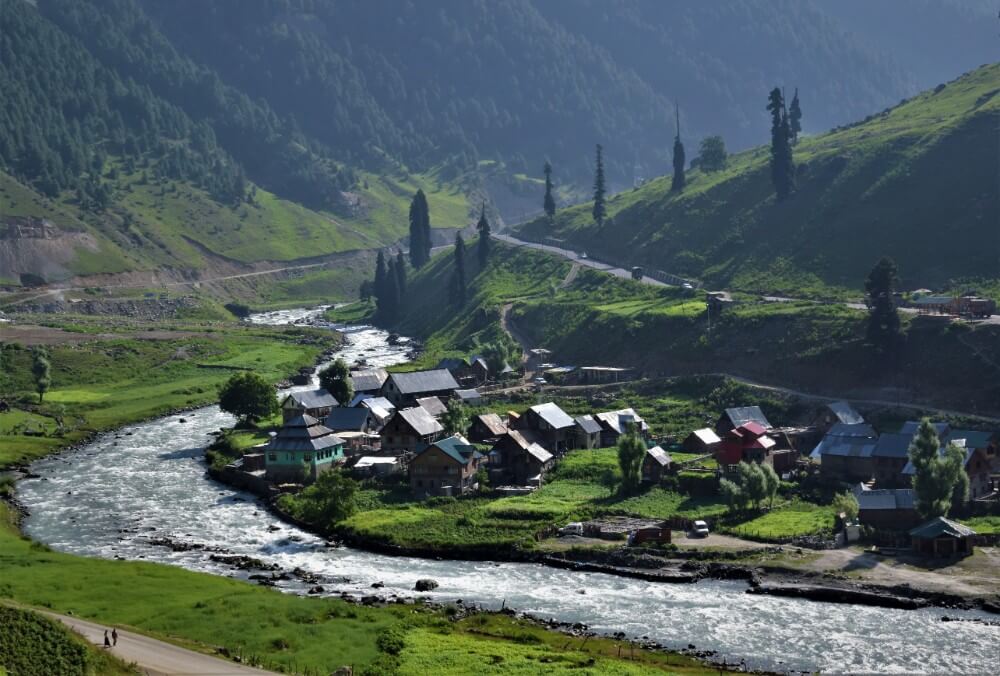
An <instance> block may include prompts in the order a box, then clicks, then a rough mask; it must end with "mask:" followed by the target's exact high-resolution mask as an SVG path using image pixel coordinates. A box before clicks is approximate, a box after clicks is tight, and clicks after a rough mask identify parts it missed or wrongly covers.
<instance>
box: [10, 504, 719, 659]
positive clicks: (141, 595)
mask: <svg viewBox="0 0 1000 676" xmlns="http://www.w3.org/2000/svg"><path fill="white" fill-rule="evenodd" d="M4 598H6V599H11V600H13V601H16V602H18V603H22V604H25V605H29V606H33V607H37V608H47V609H51V610H53V611H55V612H60V613H67V612H72V613H73V614H74V615H76V616H77V617H82V618H86V619H91V620H95V621H98V622H101V623H102V624H108V625H117V626H121V627H128V628H130V629H133V630H135V631H138V632H140V633H145V634H149V635H151V636H154V637H156V638H160V639H165V640H168V641H170V642H172V643H176V644H178V645H181V646H183V647H186V648H190V649H192V650H198V651H202V652H212V651H213V650H214V648H215V647H217V646H224V647H226V648H227V649H229V650H230V651H231V652H233V653H234V654H235V653H241V654H243V655H247V656H255V657H256V658H258V659H260V660H261V661H262V662H263V663H264V664H266V665H268V666H270V667H271V668H272V669H290V668H291V667H292V665H295V667H296V668H297V669H298V670H300V671H301V670H303V669H307V668H308V669H313V670H317V671H319V672H322V673H329V672H331V671H333V670H334V669H337V668H338V667H340V666H344V665H354V666H355V667H356V668H357V667H361V666H363V665H367V664H370V663H371V662H373V661H374V660H376V659H377V658H379V657H380V655H381V654H380V651H379V647H378V644H377V640H378V637H379V635H380V634H383V633H385V632H387V631H389V630H395V631H398V632H403V633H404V636H405V640H406V649H405V651H404V653H403V656H402V658H403V665H404V668H408V669H411V670H410V671H406V672H405V673H414V671H413V670H412V669H416V668H419V665H426V666H435V667H436V668H435V670H434V671H432V672H430V673H437V674H460V673H469V671H470V667H471V666H472V665H473V664H480V665H481V663H480V662H479V661H478V659H479V658H478V657H477V656H481V655H490V654H500V655H502V656H506V657H509V658H510V659H511V660H512V662H513V663H514V664H528V663H529V662H522V660H536V662H535V663H536V664H548V663H555V664H562V663H564V662H565V663H567V664H569V663H573V662H574V661H576V660H577V659H579V654H580V653H581V651H580V650H579V649H572V648H569V647H566V644H567V643H568V642H569V640H568V639H567V637H566V636H564V635H561V634H556V633H552V632H548V631H546V630H544V629H542V628H540V627H537V626H535V625H531V624H528V623H525V622H522V621H518V620H514V619H512V618H509V617H505V616H498V617H486V618H485V619H483V620H476V621H475V622H474V623H473V622H472V621H468V620H467V621H466V622H460V623H453V622H450V621H448V620H447V619H445V614H444V613H442V612H440V611H433V610H427V609H423V608H419V607H414V606H387V607H385V608H368V607H362V606H356V605H352V604H349V603H347V602H345V601H341V600H339V599H332V598H324V599H319V598H307V597H301V596H296V595H293V594H283V593H280V592H277V591H274V590H270V589H266V588H263V587H258V586H255V585H252V584H248V583H245V582H241V581H238V580H233V579H230V578H225V577H220V576H214V575H207V574H202V573H193V572H190V571H186V570H184V569H182V568H177V567H174V566H163V565H158V564H151V563H143V562H134V561H112V560H106V559H91V558H85V557H78V556H71V555H69V554H62V553H58V552H54V551H51V550H49V549H48V548H47V547H45V546H43V545H40V544H37V543H33V542H31V541H30V540H29V539H27V538H25V537H21V536H19V535H18V534H17V532H16V531H15V530H14V528H13V527H12V526H11V525H10V513H9V511H8V509H7V506H6V505H5V504H4V503H2V502H0V599H4ZM409 634H412V637H411V636H410V635H409ZM431 634H433V636H435V637H443V638H441V643H440V645H441V646H442V647H443V646H447V647H446V648H445V649H444V650H443V651H442V653H441V655H440V656H438V657H435V653H436V652H437V649H436V648H435V647H434V645H433V644H432V643H429V642H428V639H429V637H430V635H431ZM527 645H530V646H531V647H532V650H531V651H526V650H525V646H527ZM609 645H610V642H607V641H590V642H588V647H587V650H586V651H585V656H586V655H593V656H594V658H595V659H597V660H599V661H600V663H601V665H602V668H605V669H607V670H610V671H607V670H606V671H604V672H603V673H659V672H661V671H662V670H663V669H668V670H669V671H671V672H680V673H689V672H690V673H706V674H707V673H711V672H710V670H706V669H705V668H704V667H703V666H702V665H700V664H698V663H697V662H695V661H694V660H691V659H690V658H686V657H682V656H677V655H663V654H659V653H645V652H642V651H637V657H636V661H635V662H629V663H626V662H623V661H619V660H612V659H610V657H611V654H610V648H609ZM529 652H530V656H529V654H528V653H529ZM605 656H606V657H605ZM587 659H589V658H587ZM435 660H440V661H437V662H436V661H435ZM605 661H607V664H604V662H605ZM406 665H411V666H410V667H406ZM633 667H635V668H637V669H639V670H638V671H615V669H619V670H621V669H625V668H633ZM101 673H104V672H101ZM371 673H381V672H379V671H374V672H371ZM515 673H517V672H515ZM522 673H528V672H522ZM584 673H586V672H584ZM594 673H598V672H594Z"/></svg>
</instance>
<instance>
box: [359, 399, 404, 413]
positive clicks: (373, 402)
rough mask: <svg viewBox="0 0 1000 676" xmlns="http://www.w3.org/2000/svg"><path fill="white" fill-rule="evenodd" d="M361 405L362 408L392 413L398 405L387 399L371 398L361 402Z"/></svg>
mask: <svg viewBox="0 0 1000 676" xmlns="http://www.w3.org/2000/svg"><path fill="white" fill-rule="evenodd" d="M360 404H361V405H362V406H365V407H367V408H371V409H374V408H381V409H383V410H386V411H390V412H392V411H395V410H396V405H395V404H393V403H392V402H391V401H389V400H388V399H386V398H385V397H369V398H367V399H362V400H361V402H360Z"/></svg>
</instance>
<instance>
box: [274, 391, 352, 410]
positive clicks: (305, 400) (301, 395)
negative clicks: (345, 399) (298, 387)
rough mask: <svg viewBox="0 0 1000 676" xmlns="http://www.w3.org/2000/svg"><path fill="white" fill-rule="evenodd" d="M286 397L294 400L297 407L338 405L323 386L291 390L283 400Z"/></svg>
mask: <svg viewBox="0 0 1000 676" xmlns="http://www.w3.org/2000/svg"><path fill="white" fill-rule="evenodd" d="M288 399H291V400H292V401H293V402H295V405H296V406H297V407H298V408H325V407H327V406H339V405H340V403H339V402H338V401H337V399H336V398H335V397H334V396H333V395H332V394H330V393H329V392H327V391H326V390H325V389H323V388H320V389H316V390H302V391H301V392H292V393H291V394H289V395H288V397H287V398H286V399H285V401H288Z"/></svg>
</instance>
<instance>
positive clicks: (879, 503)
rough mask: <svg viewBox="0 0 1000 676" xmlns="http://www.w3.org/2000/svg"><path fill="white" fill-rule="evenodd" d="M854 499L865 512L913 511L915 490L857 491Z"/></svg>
mask: <svg viewBox="0 0 1000 676" xmlns="http://www.w3.org/2000/svg"><path fill="white" fill-rule="evenodd" d="M854 497H855V498H857V500H858V507H859V508H860V509H861V510H863V511H870V510H885V509H913V499H914V495H913V489H912V488H897V489H888V488H885V489H878V490H864V491H856V492H855V493H854Z"/></svg>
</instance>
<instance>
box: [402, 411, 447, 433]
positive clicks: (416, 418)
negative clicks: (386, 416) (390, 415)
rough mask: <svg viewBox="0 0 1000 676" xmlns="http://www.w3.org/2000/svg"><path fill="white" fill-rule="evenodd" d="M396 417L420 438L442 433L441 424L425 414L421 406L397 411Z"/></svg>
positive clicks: (428, 414)
mask: <svg viewBox="0 0 1000 676" xmlns="http://www.w3.org/2000/svg"><path fill="white" fill-rule="evenodd" d="M396 415H398V416H400V417H401V418H402V419H403V420H405V421H406V424H408V425H409V426H410V427H412V428H413V431H414V432H416V433H417V434H419V435H420V436H426V435H428V434H436V433H438V432H443V431H444V428H443V427H441V423H439V422H438V421H437V420H435V419H434V418H433V417H432V416H431V414H430V413H428V412H427V409H426V408H423V407H421V406H414V407H413V408H404V409H403V410H402V411H397V412H396Z"/></svg>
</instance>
